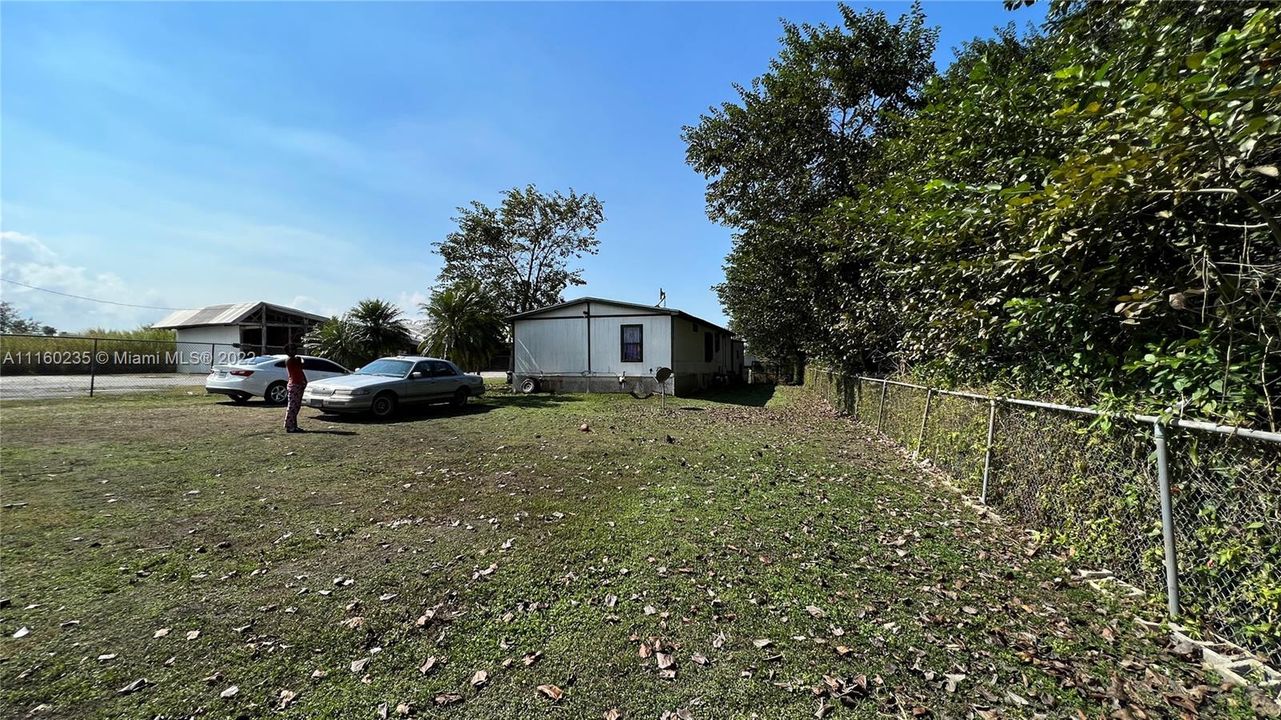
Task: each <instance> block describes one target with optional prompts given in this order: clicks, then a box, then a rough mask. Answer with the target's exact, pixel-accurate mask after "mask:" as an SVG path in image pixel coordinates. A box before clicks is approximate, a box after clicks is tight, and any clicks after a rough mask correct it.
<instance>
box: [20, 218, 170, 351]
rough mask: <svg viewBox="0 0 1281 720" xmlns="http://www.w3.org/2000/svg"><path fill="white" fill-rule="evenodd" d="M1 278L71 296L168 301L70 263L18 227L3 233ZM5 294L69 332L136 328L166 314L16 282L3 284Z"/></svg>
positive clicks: (26, 313) (27, 312)
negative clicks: (88, 299) (82, 298)
mask: <svg viewBox="0 0 1281 720" xmlns="http://www.w3.org/2000/svg"><path fill="white" fill-rule="evenodd" d="M0 277H4V278H5V279H7V280H15V281H17V282H20V283H23V285H34V286H35V287H39V288H45V289H47V290H53V291H56V292H60V293H68V294H71V295H82V296H85V297H91V298H98V299H102V300H114V301H116V302H126V303H130V304H135V305H150V304H156V305H160V304H163V303H162V301H161V299H160V298H159V297H158V295H157V294H156V293H154V292H152V291H148V290H140V289H138V288H130V287H129V286H128V285H127V284H126V283H125V281H124V280H122V279H121V278H120V277H119V276H118V275H116V274H114V273H110V272H93V271H91V270H89V269H87V268H85V267H82V266H78V265H72V264H69V263H67V262H65V261H64V260H63V259H62V258H61V257H60V256H59V255H58V253H56V252H55V251H54V250H53V249H51V248H50V247H49V246H48V245H47V244H45V243H44V242H42V241H41V240H40V239H39V238H37V237H35V236H33V235H28V234H25V233H21V232H15V231H12V230H5V231H3V232H0ZM0 293H2V296H3V298H4V299H5V300H6V301H8V302H10V303H12V304H13V305H14V307H15V308H16V309H17V310H18V312H19V313H21V314H22V315H24V316H31V317H34V318H35V319H37V320H39V321H40V322H43V323H47V324H50V325H53V326H55V327H57V328H58V329H59V330H63V331H72V332H75V331H79V330H85V329H88V328H91V327H96V326H104V327H113V328H120V327H125V328H128V327H134V326H137V325H141V324H143V323H145V322H148V321H154V320H156V319H157V316H158V315H162V314H164V312H163V311H157V310H145V309H142V308H130V307H122V306H120V305H110V304H106V303H95V302H90V301H87V300H80V299H76V298H70V297H65V296H62V295H55V294H53V293H48V292H41V291H39V290H34V289H31V288H27V287H23V286H22V285H16V284H13V283H3V290H2V291H0Z"/></svg>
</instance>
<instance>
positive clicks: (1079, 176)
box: [687, 0, 1281, 428]
mask: <svg viewBox="0 0 1281 720" xmlns="http://www.w3.org/2000/svg"><path fill="white" fill-rule="evenodd" d="M844 12H845V14H846V17H847V23H846V24H847V26H848V25H849V24H850V21H849V18H850V17H851V16H852V17H854V18H864V17H865V15H857V14H854V13H851V12H850V11H849V10H848V9H846V10H844ZM1277 20H1278V8H1277V7H1276V6H1274V5H1270V4H1266V3H1260V2H1255V3H1241V4H1227V3H1218V4H1203V5H1196V4H1188V3H1175V2H1161V1H1157V0H1152V1H1149V2H1132V3H1095V2H1057V3H1054V4H1052V6H1051V9H1050V13H1049V21H1048V22H1047V23H1046V25H1045V26H1044V27H1043V28H1042V29H1041V30H1040V31H1039V32H1031V33H1026V34H1023V35H1020V34H1018V33H1015V32H1013V31H1011V30H1005V31H1000V32H998V33H997V34H996V36H995V37H994V38H990V39H985V40H976V41H974V42H971V43H968V44H966V45H965V46H963V47H962V49H961V52H960V54H959V56H958V58H957V59H956V61H955V62H954V63H953V64H952V65H951V66H950V67H949V68H948V69H947V70H946V71H945V72H944V73H943V74H942V75H939V76H935V77H933V78H930V79H929V80H928V81H926V82H924V83H923V84H919V85H913V86H911V87H910V88H909V89H908V91H907V93H906V95H905V99H904V101H903V102H901V103H899V104H897V105H895V106H893V107H892V108H891V111H888V112H880V113H878V114H876V115H875V122H876V124H875V127H874V128H872V129H870V130H868V131H867V132H865V133H862V134H860V135H859V138H858V139H857V140H856V141H854V147H857V148H859V151H858V152H857V153H852V154H850V155H848V156H842V157H846V158H852V159H850V160H849V162H850V163H851V164H850V165H847V166H843V165H841V164H840V163H835V164H834V163H832V162H830V161H829V157H830V156H829V154H828V151H827V150H823V151H816V150H815V148H824V147H843V146H840V145H839V144H836V143H833V144H832V145H831V146H823V145H821V144H818V143H816V142H811V140H813V139H814V138H818V137H820V135H819V134H818V132H817V124H816V122H815V118H816V115H815V113H814V110H813V103H812V102H799V101H797V98H802V99H803V98H808V97H814V95H812V94H808V95H807V94H806V93H805V92H803V91H802V90H798V89H797V88H802V89H803V88H810V92H811V93H813V92H817V91H815V90H813V88H811V86H810V84H809V83H808V82H804V80H805V79H806V78H808V77H809V75H808V74H807V73H806V72H805V70H804V67H805V66H804V64H803V63H802V64H800V66H799V67H798V64H797V58H800V57H812V56H813V55H814V53H813V52H810V54H809V55H807V54H806V53H804V52H798V51H796V50H794V49H793V48H792V46H793V45H795V44H797V43H801V44H802V45H803V46H804V47H805V48H806V49H809V50H811V51H812V47H824V48H826V47H831V45H830V44H825V43H822V42H820V40H821V39H826V40H830V41H831V42H832V44H835V45H837V46H840V43H837V42H835V39H834V36H833V33H834V32H835V31H828V32H827V33H826V34H824V33H805V32H800V31H791V32H789V33H788V35H787V36H786V38H785V47H784V51H783V52H782V53H781V54H780V56H779V58H778V59H776V60H775V61H774V63H773V65H772V66H771V72H770V74H769V75H767V76H766V78H765V79H762V80H760V81H758V82H757V83H756V84H754V85H753V88H752V89H751V90H743V91H742V92H741V94H742V96H743V102H742V103H741V104H732V105H729V106H726V107H724V108H722V109H721V110H720V111H717V112H715V113H713V116H712V117H711V118H704V120H703V123H702V124H700V126H698V127H697V128H694V129H691V130H690V131H687V137H688V138H689V139H690V140H691V146H690V159H691V162H692V163H694V166H695V167H696V168H697V169H699V170H700V171H703V172H705V173H707V174H708V176H709V178H710V179H711V183H710V184H709V188H708V200H709V209H710V211H711V213H712V216H713V217H714V218H717V219H721V220H723V221H725V222H729V223H731V224H734V225H735V226H736V227H738V228H740V230H739V233H738V235H737V237H736V239H735V244H734V248H733V250H732V251H731V253H730V255H729V257H728V258H727V261H726V281H725V283H724V284H723V285H722V286H721V287H720V288H718V289H719V290H720V292H721V296H722V299H723V300H724V301H725V304H726V306H727V309H728V310H729V313H730V316H731V321H732V323H733V324H734V326H735V327H736V328H739V329H740V330H741V331H742V333H743V334H744V335H746V336H747V338H748V340H749V342H751V343H752V344H753V345H758V344H759V345H760V346H761V347H764V348H765V349H766V350H767V351H768V352H769V353H775V354H778V353H783V352H785V351H786V349H787V348H788V347H789V346H790V347H793V348H795V352H796V353H797V354H807V355H811V356H819V357H821V358H822V359H823V360H824V361H825V362H828V363H833V364H839V365H842V366H845V367H847V368H849V369H858V370H865V371H871V372H903V371H907V372H913V373H918V374H926V375H929V376H930V377H931V378H932V379H934V380H936V381H943V382H953V383H958V384H965V383H976V382H984V383H996V384H999V385H1004V386H1006V387H1008V388H1010V389H1012V390H1015V391H1018V392H1022V393H1030V394H1051V395H1057V396H1059V397H1063V398H1066V399H1074V400H1080V401H1085V402H1104V403H1116V404H1120V405H1129V406H1141V407H1143V408H1144V409H1148V410H1156V411H1162V410H1182V411H1183V412H1186V413H1188V414H1192V415H1200V416H1207V417H1211V418H1217V419H1223V420H1228V421H1232V422H1252V423H1255V424H1258V425H1262V426H1265V427H1273V428H1275V427H1277V426H1278V424H1279V423H1281V409H1279V408H1281V403H1279V399H1281V309H1279V304H1278V301H1279V300H1281V227H1279V224H1278V220H1277V215H1278V208H1279V207H1281V180H1279V178H1278V174H1279V173H1278V170H1277V167H1278V165H1281V157H1279V156H1281V149H1279V147H1281V146H1279V144H1278V143H1277V136H1278V135H1279V134H1281V93H1278V92H1277V88H1278V87H1281V82H1279V81H1281V77H1279V76H1278V75H1279V73H1281V44H1279V43H1277V42H1276V37H1278V28H1277ZM916 24H917V25H919V21H917V22H916ZM873 25H875V23H873ZM912 25H913V23H912V22H910V21H909V22H906V23H905V22H904V21H900V24H899V25H897V26H895V27H896V28H899V34H900V35H904V36H907V37H911V36H913V33H912V32H910V31H909V30H910V28H911V27H912ZM882 30H884V27H882ZM922 32H923V31H922ZM836 34H838V35H839V34H844V33H836ZM848 34H849V35H850V37H864V36H865V35H864V34H860V33H854V32H850V33H848ZM811 46H812V47H811ZM833 55H834V56H837V57H839V56H838V55H836V54H835V53H834V54H833ZM890 55H891V56H894V54H893V53H891V54H890ZM824 57H827V55H824ZM858 62H859V61H857V60H856V59H853V58H849V57H841V58H840V59H839V61H838V62H837V65H838V66H839V67H857V65H858ZM818 87H820V88H836V87H839V84H837V83H835V82H830V81H829V82H825V83H818ZM784 90H788V91H790V92H784ZM788 100H790V101H792V102H791V104H789V103H788V102H786V101H788ZM843 117H845V116H843V115H840V114H835V113H834V114H833V115H832V118H834V119H839V118H843ZM834 122H835V120H834ZM836 126H837V127H839V126H840V123H839V122H837V124H836ZM753 159H754V160H755V162H753ZM842 167H858V168H860V172H858V173H857V174H853V175H851V174H849V173H841V172H838V170H839V169H840V168H842Z"/></svg>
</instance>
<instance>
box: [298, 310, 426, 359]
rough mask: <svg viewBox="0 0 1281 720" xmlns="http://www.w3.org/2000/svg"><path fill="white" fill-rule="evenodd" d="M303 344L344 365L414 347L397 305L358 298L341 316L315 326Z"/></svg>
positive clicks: (412, 339) (312, 350)
mask: <svg viewBox="0 0 1281 720" xmlns="http://www.w3.org/2000/svg"><path fill="white" fill-rule="evenodd" d="M303 346H304V347H306V348H307V349H308V350H309V351H311V352H314V353H316V354H317V355H320V356H323V357H327V358H329V359H330V360H333V361H334V362H337V363H341V364H343V365H346V366H347V367H352V368H354V367H359V366H361V365H364V364H366V363H368V362H370V361H371V360H376V359H378V358H380V357H383V356H384V355H395V354H397V353H401V352H404V351H406V350H410V349H412V348H413V347H414V338H413V336H412V335H410V333H409V327H408V326H407V325H406V324H405V320H404V318H402V317H401V314H400V308H398V307H396V306H395V305H393V304H391V303H389V302H387V301H386V300H377V299H371V300H361V301H360V302H359V303H356V307H354V308H352V309H351V310H349V311H347V313H346V314H345V315H343V316H342V317H334V318H330V319H328V320H326V321H325V322H323V323H321V324H320V325H317V326H316V327H315V328H314V329H313V330H312V331H311V332H310V333H308V334H307V336H306V337H305V338H303Z"/></svg>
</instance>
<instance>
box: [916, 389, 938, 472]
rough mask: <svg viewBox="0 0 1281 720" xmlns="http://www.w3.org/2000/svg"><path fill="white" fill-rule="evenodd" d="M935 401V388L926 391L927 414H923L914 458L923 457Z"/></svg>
mask: <svg viewBox="0 0 1281 720" xmlns="http://www.w3.org/2000/svg"><path fill="white" fill-rule="evenodd" d="M933 401H934V388H926V389H925V412H923V413H921V432H919V433H917V435H916V449H915V450H913V451H912V457H914V458H919V457H920V456H921V447H922V446H923V445H924V444H925V426H926V424H927V423H929V421H930V404H931V403H932V402H933Z"/></svg>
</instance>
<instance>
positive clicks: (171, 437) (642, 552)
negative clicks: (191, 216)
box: [0, 388, 1259, 719]
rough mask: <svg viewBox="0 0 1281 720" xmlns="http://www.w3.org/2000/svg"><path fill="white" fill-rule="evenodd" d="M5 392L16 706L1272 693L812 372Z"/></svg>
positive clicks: (1166, 713)
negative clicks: (334, 400)
mask: <svg viewBox="0 0 1281 720" xmlns="http://www.w3.org/2000/svg"><path fill="white" fill-rule="evenodd" d="M0 413H2V414H0V432H2V435H0V441H2V443H3V448H2V455H0V459H2V460H3V469H2V472H3V476H2V482H3V485H2V490H3V492H2V494H3V503H2V504H3V509H0V523H2V528H3V530H2V532H3V566H2V576H0V580H2V583H3V584H2V586H0V605H3V607H0V631H2V632H3V639H0V716H4V717H22V716H25V715H27V714H28V713H29V712H33V711H34V713H33V716H35V717H60V718H62V717H65V718H90V717H93V718H98V717H111V718H153V717H158V716H164V717H187V716H191V715H196V714H203V715H205V716H208V717H292V718H320V717H325V718H375V717H379V716H380V714H381V713H382V712H386V714H387V715H388V716H390V717H397V716H398V713H400V714H406V713H407V714H412V715H414V716H418V717H449V718H544V717H549V718H601V717H608V716H607V715H605V714H606V713H607V712H608V711H610V710H611V709H617V710H618V711H620V713H622V715H621V716H622V717H628V718H654V719H657V718H660V717H663V716H664V713H668V712H670V713H672V715H671V716H672V717H681V718H685V717H693V718H700V719H702V718H749V717H759V718H810V717H816V716H817V717H824V716H827V714H828V713H830V714H831V716H832V717H850V718H854V717H894V718H904V717H906V718H911V717H917V716H930V717H941V718H952V717H967V716H973V717H982V718H998V717H1000V718H1006V717H1034V716H1038V715H1040V716H1047V717H1056V718H1057V717H1128V718H1142V717H1181V716H1187V717H1195V716H1201V717H1215V716H1222V717H1252V716H1253V714H1254V713H1253V711H1252V709H1251V702H1252V701H1254V702H1258V701H1259V700H1258V698H1257V697H1256V698H1251V697H1250V696H1248V695H1247V694H1246V693H1244V692H1242V691H1229V690H1226V689H1222V688H1220V687H1219V685H1218V681H1217V679H1216V678H1215V677H1212V676H1208V675H1206V674H1204V673H1203V672H1202V671H1201V670H1199V669H1198V668H1197V667H1196V666H1195V665H1194V664H1191V663H1188V662H1186V661H1185V660H1183V659H1181V658H1180V657H1179V656H1178V655H1177V654H1176V653H1174V652H1173V651H1171V650H1170V649H1168V648H1167V642H1166V640H1165V638H1164V637H1163V636H1162V635H1161V634H1159V633H1153V634H1151V635H1148V636H1146V637H1145V636H1143V634H1142V632H1141V631H1140V629H1139V628H1138V627H1137V626H1136V625H1135V624H1134V623H1133V622H1132V621H1131V620H1130V619H1129V618H1130V616H1129V614H1127V612H1126V610H1125V608H1123V607H1117V606H1115V605H1113V604H1112V603H1113V601H1109V600H1105V599H1104V598H1102V597H1101V596H1099V595H1098V594H1096V593H1093V592H1092V591H1090V590H1088V589H1086V588H1082V587H1077V586H1075V585H1074V584H1073V583H1071V582H1068V581H1067V580H1066V578H1068V577H1070V574H1069V570H1068V568H1066V567H1065V566H1064V565H1063V564H1062V563H1061V561H1060V560H1059V559H1056V558H1054V557H1048V556H1046V554H1045V553H1044V552H1040V553H1032V552H1029V548H1028V545H1027V541H1026V540H1025V539H1024V538H1023V536H1022V534H1020V533H1018V532H1017V531H1016V530H1014V529H1010V528H1004V527H1001V526H999V525H997V524H995V523H992V522H989V521H986V520H983V519H981V518H980V517H979V516H978V515H977V514H976V513H975V512H974V511H973V510H971V509H969V508H967V507H966V506H964V505H963V504H961V502H960V501H959V500H958V498H956V496H954V495H953V494H952V493H950V492H949V491H947V490H946V489H944V488H941V487H940V486H938V485H937V484H935V483H934V482H932V481H930V480H928V479H926V478H923V477H922V476H921V475H920V474H919V473H917V472H915V471H913V470H912V468H911V467H909V466H908V465H907V464H905V463H904V462H903V461H902V460H900V459H899V458H898V457H896V456H895V455H894V454H893V453H891V452H889V451H888V450H887V448H886V447H885V446H883V445H879V444H877V443H876V442H875V441H873V440H871V439H870V438H868V437H867V436H866V435H865V434H862V433H861V432H860V431H859V430H858V428H857V427H856V426H854V425H852V424H850V423H848V422H847V421H845V420H843V419H841V418H837V417H835V416H833V415H832V414H831V413H829V412H827V411H826V410H824V409H823V408H822V407H820V406H819V405H818V404H817V402H815V401H814V400H813V399H812V398H810V396H809V395H807V393H806V392H805V391H803V390H800V389H795V388H779V389H777V390H774V389H765V388H757V389H753V390H750V391H747V390H744V391H739V392H738V393H736V394H732V395H723V396H719V397H717V398H714V399H708V400H699V401H690V400H675V401H673V400H669V402H668V405H667V411H666V412H663V411H660V408H659V403H658V399H657V398H654V399H652V400H647V401H637V400H634V399H632V398H630V397H616V396H557V397H549V396H531V397H519V398H517V397H510V396H502V395H496V396H495V397H491V398H490V399H488V400H486V401H484V402H482V403H477V404H474V405H472V406H469V407H468V408H467V409H466V410H465V411H461V412H460V411H455V410H447V409H438V410H433V411H429V412H424V413H419V414H415V415H410V416H407V417H404V418H401V419H400V420H398V421H396V422H389V423H382V424H376V423H370V422H364V421H357V420H342V419H338V418H331V417H326V416H320V415H318V414H317V413H315V412H314V411H309V410H305V411H304V412H303V416H304V419H303V423H304V426H305V427H307V428H308V429H310V430H312V431H313V432H310V433H308V434H303V435H286V434H284V433H283V432H281V431H280V419H281V417H280V416H281V411H280V410H277V409H273V408H266V407H261V406H255V405H249V406H244V407H239V406H234V405H231V404H229V403H223V402H219V401H218V400H217V399H214V398H210V397H205V396H203V395H194V394H187V393H184V392H177V393H172V394H170V395H165V396H148V397H140V396H136V397H115V398H98V399H93V400H73V401H62V402H48V403H44V404H7V405H5V406H3V408H2V410H0ZM584 423H585V424H586V425H587V427H588V430H587V431H583V430H580V425H581V424H584ZM23 628H25V629H26V631H25V633H24V632H23V631H22V629H23ZM15 635H21V637H15ZM140 681H141V682H140ZM540 686H544V688H543V690H541V691H540V690H539V687H540ZM557 698H558V699H557Z"/></svg>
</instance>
